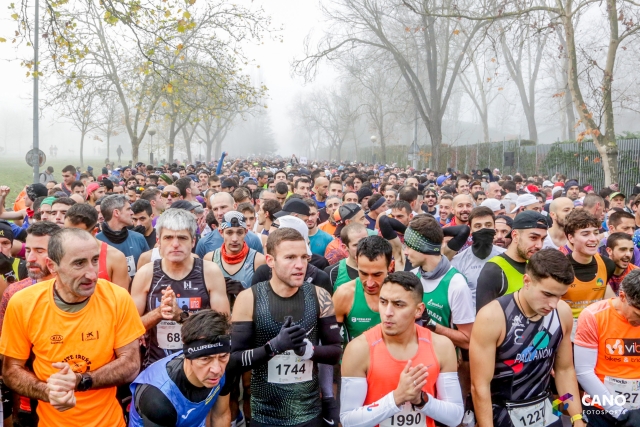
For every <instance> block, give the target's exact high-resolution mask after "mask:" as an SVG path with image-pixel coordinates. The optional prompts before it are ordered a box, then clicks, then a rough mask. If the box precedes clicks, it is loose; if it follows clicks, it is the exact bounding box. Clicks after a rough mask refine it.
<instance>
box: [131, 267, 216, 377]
mask: <svg viewBox="0 0 640 427" xmlns="http://www.w3.org/2000/svg"><path fill="white" fill-rule="evenodd" d="M202 263H203V261H202V259H200V258H193V268H192V269H191V272H189V274H187V276H186V277H185V278H183V279H181V280H173V279H172V278H170V277H169V276H167V275H166V274H165V272H164V271H163V270H162V260H157V261H154V262H153V278H152V279H151V285H150V289H149V295H148V296H147V305H146V307H145V310H144V311H145V313H148V312H149V311H151V310H154V309H155V308H157V307H159V306H160V301H161V300H162V292H161V291H162V290H164V289H166V288H167V286H169V285H171V289H173V291H174V292H175V294H176V297H177V301H178V306H179V307H180V308H181V309H182V310H183V311H188V312H189V313H190V314H194V313H197V312H198V311H200V310H202V309H204V308H210V307H211V302H210V301H209V291H208V290H207V287H206V286H205V283H204V273H203V268H202ZM180 329H181V325H180V324H178V323H177V322H174V321H171V320H162V321H161V322H160V323H158V325H157V326H154V327H153V328H151V329H149V331H148V332H147V337H148V339H147V343H148V349H147V353H146V355H145V360H144V366H145V367H147V366H149V365H150V364H152V363H153V362H155V361H157V360H160V359H162V358H164V357H167V356H169V355H171V354H173V353H176V352H178V351H181V350H182V336H181V334H180Z"/></svg>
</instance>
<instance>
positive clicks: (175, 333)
mask: <svg viewBox="0 0 640 427" xmlns="http://www.w3.org/2000/svg"><path fill="white" fill-rule="evenodd" d="M181 329H182V325H179V324H178V323H177V322H174V321H172V320H162V321H160V323H158V326H157V327H156V338H158V347H160V348H161V349H163V350H182V334H181V333H180V331H181Z"/></svg>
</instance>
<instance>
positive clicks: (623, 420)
mask: <svg viewBox="0 0 640 427" xmlns="http://www.w3.org/2000/svg"><path fill="white" fill-rule="evenodd" d="M617 425H618V426H620V427H638V426H640V409H633V410H631V411H627V412H625V413H624V414H622V415H620V416H619V417H618V424H617Z"/></svg>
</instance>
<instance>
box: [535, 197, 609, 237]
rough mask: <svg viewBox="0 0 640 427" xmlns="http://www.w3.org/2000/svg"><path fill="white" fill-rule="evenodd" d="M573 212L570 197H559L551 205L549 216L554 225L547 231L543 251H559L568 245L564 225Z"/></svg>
mask: <svg viewBox="0 0 640 427" xmlns="http://www.w3.org/2000/svg"><path fill="white" fill-rule="evenodd" d="M600 200H602V199H600ZM572 210H573V200H571V199H570V198H568V197H558V198H557V199H555V200H553V201H552V202H551V204H549V216H550V217H551V219H552V220H553V225H552V226H551V228H549V230H548V231H547V237H546V238H545V239H544V242H542V249H547V248H551V249H559V248H561V247H563V246H564V245H566V244H567V236H566V235H565V234H564V224H565V218H566V217H567V215H569V213H571V211H572Z"/></svg>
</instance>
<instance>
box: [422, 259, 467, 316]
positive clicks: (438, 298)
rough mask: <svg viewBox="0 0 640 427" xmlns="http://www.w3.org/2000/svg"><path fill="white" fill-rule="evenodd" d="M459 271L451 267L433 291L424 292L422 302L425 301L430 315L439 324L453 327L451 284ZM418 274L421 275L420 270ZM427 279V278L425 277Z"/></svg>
mask: <svg viewBox="0 0 640 427" xmlns="http://www.w3.org/2000/svg"><path fill="white" fill-rule="evenodd" d="M456 273H459V271H458V270H456V269H455V268H453V267H451V268H450V269H449V271H447V274H445V275H444V276H443V277H442V279H440V283H438V286H436V288H435V289H434V290H433V291H431V292H426V291H425V292H424V293H423V294H422V302H423V303H424V307H425V310H427V313H429V316H431V318H432V319H433V320H434V321H435V322H436V323H438V324H440V325H442V326H446V327H447V328H450V327H451V307H450V306H449V284H450V283H451V278H452V277H453V276H454V275H455V274H456ZM416 276H418V277H420V278H421V279H422V277H421V276H420V270H419V269H418V272H417V273H416ZM425 280H426V279H425Z"/></svg>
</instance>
